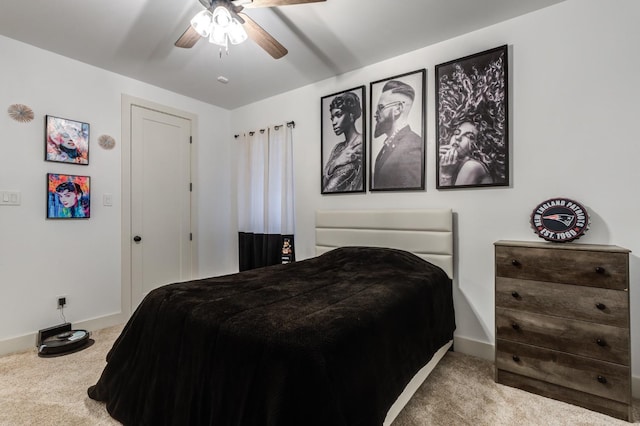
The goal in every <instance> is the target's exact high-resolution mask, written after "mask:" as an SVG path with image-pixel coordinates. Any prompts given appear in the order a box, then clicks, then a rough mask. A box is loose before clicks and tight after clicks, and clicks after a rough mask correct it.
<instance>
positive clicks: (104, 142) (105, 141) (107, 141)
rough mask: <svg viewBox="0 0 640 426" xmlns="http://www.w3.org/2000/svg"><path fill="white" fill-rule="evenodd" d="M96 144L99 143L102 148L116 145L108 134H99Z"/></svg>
mask: <svg viewBox="0 0 640 426" xmlns="http://www.w3.org/2000/svg"><path fill="white" fill-rule="evenodd" d="M98 145H100V146H101V147H103V148H104V149H112V148H113V147H114V146H116V140H115V139H113V138H112V137H111V136H109V135H100V137H99V138H98Z"/></svg>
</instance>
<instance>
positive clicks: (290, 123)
mask: <svg viewBox="0 0 640 426" xmlns="http://www.w3.org/2000/svg"><path fill="white" fill-rule="evenodd" d="M282 126H283V125H282V124H278V125H275V126H273V128H274V129H276V130H280V127H282ZM286 126H287V127H292V128H294V129H295V128H296V122H295V121H293V120H292V121H287V123H286ZM264 131H265V129H260V130H259V132H260V133H264ZM255 133H256V132H254V131H253V130H252V131H250V132H249V136H253V135H254V134H255ZM233 137H234V138H236V139H238V137H240V135H233Z"/></svg>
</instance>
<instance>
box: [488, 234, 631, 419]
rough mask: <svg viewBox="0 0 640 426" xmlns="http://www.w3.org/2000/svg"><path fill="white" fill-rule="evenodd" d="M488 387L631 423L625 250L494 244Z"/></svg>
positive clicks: (598, 246)
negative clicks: (498, 386) (493, 336)
mask: <svg viewBox="0 0 640 426" xmlns="http://www.w3.org/2000/svg"><path fill="white" fill-rule="evenodd" d="M495 260H496V283H495V284H496V294H495V298H496V300H495V303H496V314H495V315H496V316H495V320H496V358H495V359H496V361H495V364H496V370H495V379H496V382H498V383H502V384H505V385H509V386H514V387H517V388H520V389H524V390H527V391H529V392H533V393H537V394H540V395H544V396H547V397H550V398H554V399H558V400H561V401H565V402H569V403H572V404H575V405H579V406H582V407H585V408H589V409H591V410H594V411H599V412H602V413H605V414H608V415H611V416H614V417H617V418H620V419H624V420H627V421H631V414H632V411H631V355H630V352H631V351H630V333H629V250H627V249H624V248H621V247H617V246H605V245H591V244H575V243H561V244H557V243H545V242H520V241H498V242H496V243H495Z"/></svg>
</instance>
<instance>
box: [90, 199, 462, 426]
mask: <svg viewBox="0 0 640 426" xmlns="http://www.w3.org/2000/svg"><path fill="white" fill-rule="evenodd" d="M316 252H317V254H318V256H316V257H314V258H311V259H306V260H303V261H298V262H294V263H290V264H286V265H276V266H272V267H268V268H261V269H257V270H251V271H245V272H241V273H238V274H232V275H227V276H223V277H214V278H208V279H202V280H195V281H190V282H187V283H176V284H170V285H167V286H163V287H160V288H158V289H156V290H154V291H152V292H150V293H149V294H148V295H147V297H145V299H144V300H143V302H142V303H141V304H140V306H139V307H138V309H137V310H136V311H135V312H134V314H133V315H132V317H131V319H130V320H129V322H128V323H127V324H126V326H125V327H124V329H123V331H122V334H121V335H120V336H119V337H118V339H117V340H116V341H115V343H114V345H113V347H112V349H111V350H110V351H109V353H108V355H107V365H106V367H105V369H104V371H103V373H102V375H101V377H100V379H99V380H98V382H97V383H96V384H95V385H94V386H91V387H90V388H89V390H88V393H89V396H90V397H91V398H93V399H96V400H99V401H104V402H105V403H106V408H107V410H108V412H109V413H110V415H111V416H112V417H114V418H115V419H117V420H119V421H121V422H122V423H123V424H125V425H186V424H193V425H302V424H304V425H318V426H320V425H323V426H325V425H380V424H390V423H391V422H392V421H393V419H394V418H395V416H396V415H397V414H398V413H399V411H400V410H401V408H402V407H403V406H404V404H405V403H406V402H407V401H408V399H409V398H410V397H411V394H412V393H413V392H414V391H415V390H416V389H417V387H418V386H419V385H420V383H422V380H424V377H426V374H428V371H429V370H430V369H431V368H432V367H433V365H435V363H437V361H438V360H439V358H441V357H442V356H443V355H444V353H445V352H446V350H447V348H448V347H449V346H450V345H451V341H452V338H453V331H454V329H455V320H454V312H453V302H452V297H451V293H452V289H451V276H452V270H453V261H452V254H453V253H452V252H453V249H452V220H451V211H450V210H398V211H375V210H371V211H319V212H317V215H316ZM425 260H427V261H425Z"/></svg>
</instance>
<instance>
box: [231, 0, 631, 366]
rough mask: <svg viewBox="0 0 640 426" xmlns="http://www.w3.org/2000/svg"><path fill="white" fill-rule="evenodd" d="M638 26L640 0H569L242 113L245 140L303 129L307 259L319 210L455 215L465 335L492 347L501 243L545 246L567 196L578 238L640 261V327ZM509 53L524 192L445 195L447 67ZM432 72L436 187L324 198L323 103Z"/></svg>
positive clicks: (299, 161) (298, 151)
mask: <svg viewBox="0 0 640 426" xmlns="http://www.w3.org/2000/svg"><path fill="white" fill-rule="evenodd" d="M638 16H640V2H637V1H635V0H618V1H616V2H605V1H598V0H567V1H566V2H563V3H561V4H559V5H557V6H553V7H549V8H546V9H543V10H541V11H538V12H534V13H531V14H529V15H525V16H523V17H520V18H517V19H513V20H511V21H508V22H504V23H501V24H498V25H495V26H492V27H489V28H485V29H482V30H480V31H477V32H474V33H470V34H467V35H464V36H462V37H458V38H455V39H451V40H448V41H445V42H443V43H440V44H437V45H434V46H429V47H426V48H424V49H421V50H417V51H414V52H412V53H410V54H407V55H403V56H400V57H396V58H392V59H390V60H387V61H385V62H381V63H378V64H375V65H373V66H369V67H365V68H362V69H359V70H357V71H354V72H351V73H348V74H344V75H340V76H337V77H335V78H331V79H328V80H325V81H322V82H319V83H317V84H313V85H310V86H307V87H304V88H301V89H298V90H294V91H291V92H288V93H284V94H281V95H278V96H275V97H272V98H269V99H265V100H263V101H261V102H257V103H255V104H252V105H248V106H245V107H242V108H239V109H236V110H234V111H233V116H232V130H233V132H235V133H239V132H241V131H242V130H255V129H258V128H260V127H263V126H265V125H268V124H271V123H280V122H282V121H283V120H295V122H296V129H295V133H294V161H295V185H296V220H297V225H296V226H297V229H296V244H297V255H298V257H299V258H301V259H302V258H307V257H310V256H313V254H314V242H315V237H314V228H313V227H314V212H315V211H316V210H318V209H332V208H347V209H349V208H351V209H356V208H386V207H389V206H393V207H396V208H432V207H433V208H440V207H450V208H452V209H453V210H454V212H455V214H456V230H457V247H456V252H457V253H456V254H457V269H456V280H455V284H456V291H455V305H456V316H457V325H458V329H457V332H456V334H457V336H458V337H462V338H464V339H465V340H467V339H470V340H472V341H478V342H485V343H487V344H490V345H492V344H493V342H494V341H495V335H494V334H495V332H494V258H493V254H494V250H493V243H494V241H496V240H500V239H515V240H539V239H538V238H537V237H536V236H535V235H534V234H533V232H532V230H531V228H530V226H529V215H530V213H531V211H532V210H533V208H534V207H535V206H536V205H537V204H538V203H539V202H541V201H543V200H546V199H548V198H551V197H557V196H562V197H568V198H572V199H575V200H578V201H580V202H582V203H583V204H584V205H585V206H586V207H587V209H588V211H589V213H590V215H591V227H590V230H589V231H588V232H587V234H586V235H585V236H583V237H582V238H581V239H580V240H579V242H581V243H597V244H615V245H620V246H624V247H626V248H628V249H631V250H632V251H633V253H632V255H631V258H630V263H631V266H630V267H631V280H632V282H631V290H630V291H631V295H632V306H631V310H632V311H631V312H632V316H631V323H632V324H637V323H638V321H639V320H640V298H638V297H637V294H638V293H640V284H639V277H640V260H639V257H638V256H639V255H640V227H638V226H637V220H638V216H639V213H640V197H638V190H637V188H636V187H635V185H637V184H638V183H640V171H639V167H638V158H640V143H639V141H638V137H637V135H638V131H637V121H636V120H637V114H638V112H639V109H638V99H640V85H639V84H638V69H640V57H639V56H638V54H637V52H638V46H640V29H638V26H637V25H636V18H637V17H638ZM503 44H508V45H509V55H510V64H509V65H510V70H509V72H510V75H511V84H510V100H511V108H510V109H511V122H510V124H511V153H512V155H511V156H512V159H511V166H512V170H513V172H512V176H511V181H512V185H511V186H510V187H509V188H495V189H488V188H483V189H465V190H449V191H438V190H436V189H435V154H434V153H435V118H434V111H435V107H434V104H435V97H434V66H435V65H437V64H440V63H443V62H447V61H449V60H452V59H456V58H460V57H463V56H466V55H469V54H473V53H476V52H480V51H483V50H486V49H489V48H493V47H497V46H500V45H503ZM372 48H374V47H372ZM419 68H426V69H427V81H428V85H427V159H426V166H427V179H426V182H427V190H426V191H425V192H411V193H402V192H395V193H367V194H353V195H351V194H349V195H324V196H323V195H320V98H321V97H322V96H325V95H328V94H331V93H335V92H338V91H341V90H345V89H349V88H352V87H356V86H359V85H362V84H365V85H366V86H367V93H368V87H369V83H370V82H372V81H376V80H379V79H383V78H387V77H391V76H394V75H397V74H402V73H405V72H408V71H413V70H416V69H419ZM368 96H369V95H368V94H367V97H368ZM367 103H368V100H367ZM369 121H370V120H368V122H369ZM367 131H369V129H367ZM567 267H571V265H567ZM634 295H635V296H634ZM631 332H632V346H633V348H632V351H633V371H634V374H635V375H636V376H637V375H639V374H640V328H638V327H633V328H632V331H631Z"/></svg>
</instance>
